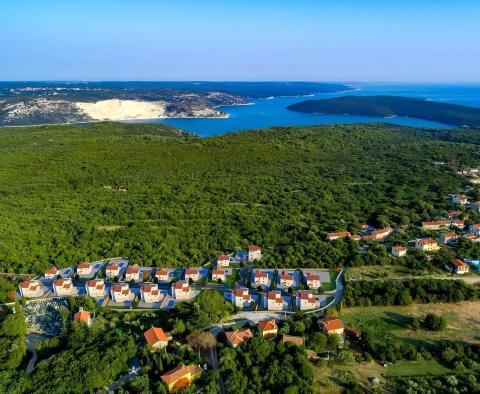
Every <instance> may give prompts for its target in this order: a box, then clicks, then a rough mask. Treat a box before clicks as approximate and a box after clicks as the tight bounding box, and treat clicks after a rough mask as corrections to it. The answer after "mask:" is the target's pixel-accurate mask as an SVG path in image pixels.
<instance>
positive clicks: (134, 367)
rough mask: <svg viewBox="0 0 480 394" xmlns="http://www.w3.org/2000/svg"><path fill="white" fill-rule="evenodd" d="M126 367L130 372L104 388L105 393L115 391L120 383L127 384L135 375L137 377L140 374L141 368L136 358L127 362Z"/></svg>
mask: <svg viewBox="0 0 480 394" xmlns="http://www.w3.org/2000/svg"><path fill="white" fill-rule="evenodd" d="M128 366H129V367H130V370H129V371H130V372H128V373H127V374H125V375H123V376H121V377H119V378H118V379H117V380H116V381H115V382H113V383H112V384H111V385H110V386H107V387H105V391H106V392H107V393H110V392H114V391H117V390H118V388H119V387H120V385H121V384H122V383H125V382H128V381H129V380H130V379H131V378H133V377H134V376H135V375H138V374H140V373H141V372H142V367H141V366H140V362H139V361H138V358H136V357H135V358H134V359H132V360H129V361H128Z"/></svg>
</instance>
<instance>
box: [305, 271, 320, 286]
mask: <svg viewBox="0 0 480 394" xmlns="http://www.w3.org/2000/svg"><path fill="white" fill-rule="evenodd" d="M305 280H306V281H307V286H308V287H309V288H311V289H319V288H320V286H321V285H322V282H321V281H320V275H317V274H312V273H311V272H307V274H306V275H305Z"/></svg>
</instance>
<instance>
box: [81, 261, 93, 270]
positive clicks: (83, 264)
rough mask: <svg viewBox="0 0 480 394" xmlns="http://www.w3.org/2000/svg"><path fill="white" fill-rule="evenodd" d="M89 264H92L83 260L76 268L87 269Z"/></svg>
mask: <svg viewBox="0 0 480 394" xmlns="http://www.w3.org/2000/svg"><path fill="white" fill-rule="evenodd" d="M91 266H92V264H90V263H87V262H86V261H84V262H83V263H80V264H78V268H79V269H89V268H90V267H91Z"/></svg>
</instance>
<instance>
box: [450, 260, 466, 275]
mask: <svg viewBox="0 0 480 394" xmlns="http://www.w3.org/2000/svg"><path fill="white" fill-rule="evenodd" d="M449 269H450V271H451V272H453V273H455V274H457V275H463V274H466V273H468V272H469V271H470V266H469V265H468V264H467V263H465V262H463V261H462V260H460V259H452V261H451V262H450V264H449Z"/></svg>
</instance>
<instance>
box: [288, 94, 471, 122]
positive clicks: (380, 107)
mask: <svg viewBox="0 0 480 394" xmlns="http://www.w3.org/2000/svg"><path fill="white" fill-rule="evenodd" d="M287 109H289V110H292V111H297V112H305V113H317V114H331V115H345V114H347V115H359V116H372V117H384V118H388V117H394V116H406V117H411V118H419V119H425V120H430V121H434V122H440V123H445V124H449V125H453V126H470V127H480V108H473V107H466V106H463V105H455V104H447V103H439V102H435V101H428V100H422V99H415V98H409V97H397V96H363V97H362V96H344V97H337V98H332V99H325V100H306V101H302V102H300V103H296V104H293V105H290V106H288V107H287Z"/></svg>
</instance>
